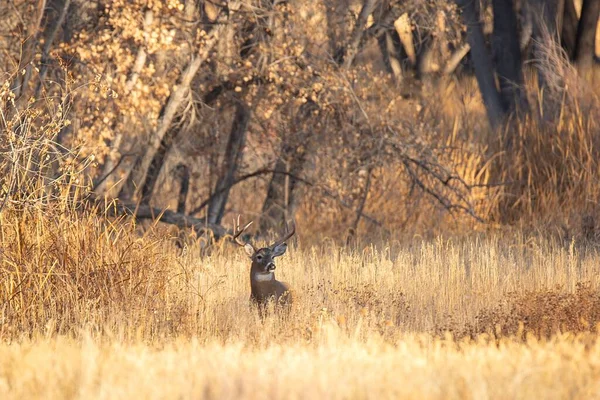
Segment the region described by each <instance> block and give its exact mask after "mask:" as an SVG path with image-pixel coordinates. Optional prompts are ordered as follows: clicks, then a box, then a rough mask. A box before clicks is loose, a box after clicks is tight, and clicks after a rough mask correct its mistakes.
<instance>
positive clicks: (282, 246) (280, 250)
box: [273, 243, 287, 257]
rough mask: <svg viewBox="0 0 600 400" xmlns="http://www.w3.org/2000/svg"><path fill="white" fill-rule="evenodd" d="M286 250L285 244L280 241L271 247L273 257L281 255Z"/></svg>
mask: <svg viewBox="0 0 600 400" xmlns="http://www.w3.org/2000/svg"><path fill="white" fill-rule="evenodd" d="M286 250H287V244H285V243H281V244H280V245H277V246H275V247H274V248H273V257H279V256H282V255H283V254H284V253H285V251H286Z"/></svg>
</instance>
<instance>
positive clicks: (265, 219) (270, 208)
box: [259, 145, 306, 232]
mask: <svg viewBox="0 0 600 400" xmlns="http://www.w3.org/2000/svg"><path fill="white" fill-rule="evenodd" d="M305 159H306V152H305V150H304V148H303V147H302V146H298V147H292V146H287V145H284V146H283V148H282V150H281V154H280V156H279V158H278V159H277V163H276V164H275V171H281V172H286V173H289V174H290V175H292V176H299V175H300V174H301V173H302V170H303V169H304V162H305ZM288 163H289V164H288ZM298 188H299V182H297V180H296V179H294V178H292V177H290V176H289V175H287V174H273V176H272V177H271V181H270V182H269V188H268V190H267V197H266V198H265V202H264V203H263V208H262V214H261V217H260V227H259V231H260V232H267V231H269V230H270V229H277V228H279V226H281V224H283V223H284V222H285V221H286V220H287V219H288V218H289V217H290V216H291V215H293V211H294V210H293V208H294V207H293V205H296V204H297V202H296V201H295V197H296V194H297V191H298Z"/></svg>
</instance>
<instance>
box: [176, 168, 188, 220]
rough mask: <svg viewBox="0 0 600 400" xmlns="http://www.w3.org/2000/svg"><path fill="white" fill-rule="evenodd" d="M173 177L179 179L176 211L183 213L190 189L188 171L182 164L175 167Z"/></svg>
mask: <svg viewBox="0 0 600 400" xmlns="http://www.w3.org/2000/svg"><path fill="white" fill-rule="evenodd" d="M175 178H176V179H179V196H178V198H177V212H178V213H180V214H185V203H186V201H187V196H188V192H189V190H190V171H189V169H188V167H186V166H185V165H184V164H179V165H177V167H175Z"/></svg>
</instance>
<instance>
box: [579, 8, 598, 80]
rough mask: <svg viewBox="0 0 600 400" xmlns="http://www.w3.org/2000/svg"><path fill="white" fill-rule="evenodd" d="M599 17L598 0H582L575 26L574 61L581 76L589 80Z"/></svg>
mask: <svg viewBox="0 0 600 400" xmlns="http://www.w3.org/2000/svg"><path fill="white" fill-rule="evenodd" d="M598 18H600V0H583V5H582V7H581V18H580V19H579V26H578V27H577V47H576V48H575V63H576V64H577V69H578V71H579V73H580V74H582V76H584V77H585V78H586V79H588V80H589V78H590V76H591V75H590V73H591V72H592V67H593V66H594V54H595V52H596V28H597V26H598Z"/></svg>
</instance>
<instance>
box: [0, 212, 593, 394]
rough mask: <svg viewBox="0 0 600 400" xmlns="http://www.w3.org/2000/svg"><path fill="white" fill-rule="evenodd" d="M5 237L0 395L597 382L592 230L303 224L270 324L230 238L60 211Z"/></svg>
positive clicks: (505, 387)
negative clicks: (564, 237)
mask: <svg viewBox="0 0 600 400" xmlns="http://www.w3.org/2000/svg"><path fill="white" fill-rule="evenodd" d="M0 235H1V236H0V243H1V246H2V255H1V256H0V257H1V259H0V262H1V268H2V269H1V274H2V286H1V289H0V301H1V302H2V309H1V318H2V319H1V325H0V335H1V337H2V342H1V344H0V397H1V398H3V399H12V398H14V399H17V398H44V399H62V398H86V399H89V398H110V399H118V398H132V397H133V398H382V397H383V398H398V397H399V398H426V399H429V398H431V399H435V398H494V399H496V398H531V397H540V398H594V397H596V396H598V395H600V392H599V391H600V386H599V383H598V382H600V380H599V378H600V370H599V369H598V365H600V345H599V342H598V336H597V333H596V324H597V323H598V322H600V300H599V294H598V288H599V287H600V285H599V283H600V282H599V281H600V278H599V277H598V276H599V275H598V263H599V260H600V255H599V254H598V252H597V251H596V250H595V249H594V248H593V247H592V246H591V245H588V246H585V245H583V244H579V243H576V242H571V243H566V244H565V243H559V242H552V241H549V240H546V239H543V238H538V237H535V236H531V237H526V236H524V235H522V234H518V233H517V234H514V235H513V236H508V235H500V234H488V235H485V236H484V235H482V236H479V237H476V236H471V237H465V238H462V239H444V238H442V237H439V238H437V239H433V240H425V239H419V238H412V239H410V240H406V241H399V242H390V243H382V244H381V245H372V244H370V245H365V246H361V245H356V246H355V247H353V248H343V247H340V246H338V245H336V244H335V243H333V242H324V243H321V244H318V245H311V244H309V242H308V240H309V239H308V238H306V237H302V235H300V237H299V240H298V243H297V244H296V245H292V246H291V247H290V249H289V251H288V254H286V255H285V256H283V257H282V258H281V260H280V261H279V263H278V268H277V271H276V272H277V274H278V277H279V278H280V279H283V280H285V281H288V282H289V283H290V284H291V285H292V287H293V288H294V289H295V292H296V298H297V301H296V303H295V305H294V309H293V311H292V312H293V314H292V315H291V316H290V317H289V318H277V317H274V316H273V317H270V318H268V319H267V320H265V321H264V322H261V321H260V320H259V318H258V316H257V313H256V310H253V309H251V308H250V307H249V305H248V297H249V276H248V271H249V263H248V260H247V258H246V256H245V255H244V252H243V251H242V250H240V249H239V248H237V247H234V246H232V245H230V244H228V243H223V244H222V246H221V247H220V248H219V247H218V248H215V249H213V250H212V251H211V252H210V253H206V254H200V251H199V250H198V249H199V247H198V246H193V245H191V246H189V247H185V248H184V250H183V252H182V253H180V250H178V249H177V247H176V246H175V245H174V244H173V240H172V238H170V237H169V236H168V235H167V234H166V231H165V230H164V229H163V228H161V227H148V228H147V229H146V230H145V233H143V234H142V235H140V231H139V229H136V228H135V227H133V226H131V225H130V224H128V223H126V222H125V221H114V222H113V223H112V224H108V223H106V222H105V221H103V220H102V219H100V218H99V217H98V216H96V215H95V214H94V213H89V212H87V211H81V212H79V213H68V214H66V213H62V212H57V213H54V212H52V210H51V209H46V210H45V212H42V211H37V212H36V211H31V210H17V209H12V208H8V209H5V210H3V212H2V213H0ZM304 243H306V244H304ZM582 282H585V284H582ZM447 332H452V333H454V335H455V337H452V336H449V334H448V333H447ZM462 335H467V336H464V337H462Z"/></svg>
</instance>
